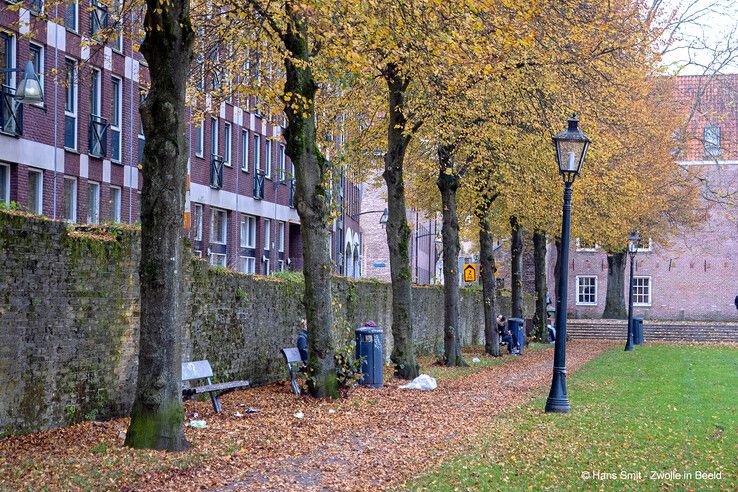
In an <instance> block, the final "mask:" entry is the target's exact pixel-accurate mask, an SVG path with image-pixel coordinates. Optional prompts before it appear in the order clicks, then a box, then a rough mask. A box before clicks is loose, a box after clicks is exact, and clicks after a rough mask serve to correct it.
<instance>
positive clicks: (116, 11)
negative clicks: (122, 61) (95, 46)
mask: <svg viewBox="0 0 738 492" xmlns="http://www.w3.org/2000/svg"><path fill="white" fill-rule="evenodd" d="M120 15H121V9H120V1H119V0H113V25H115V24H116V23H117V21H116V19H120ZM110 45H111V47H112V48H113V49H114V50H115V51H117V52H119V53H122V52H123V32H122V31H121V29H120V27H118V28H117V29H116V30H115V32H114V33H113V35H112V39H111V42H110Z"/></svg>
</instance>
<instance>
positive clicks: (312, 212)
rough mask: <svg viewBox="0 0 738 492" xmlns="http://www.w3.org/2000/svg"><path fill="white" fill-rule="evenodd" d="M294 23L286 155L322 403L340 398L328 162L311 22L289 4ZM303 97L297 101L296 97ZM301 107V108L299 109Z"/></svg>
mask: <svg viewBox="0 0 738 492" xmlns="http://www.w3.org/2000/svg"><path fill="white" fill-rule="evenodd" d="M285 9H286V12H285V13H286V15H287V18H288V19H289V20H288V22H287V27H286V29H285V31H284V33H283V35H282V41H283V42H284V45H285V48H286V50H287V53H288V54H289V55H288V56H285V58H284V62H285V86H284V93H285V96H288V97H285V105H284V110H285V114H286V116H287V121H288V123H289V124H288V125H287V129H286V130H285V132H284V137H285V141H286V146H285V153H286V154H287V155H288V156H289V157H290V159H291V160H292V163H293V164H294V166H295V175H296V189H295V206H296V208H297V213H298V214H299V216H300V230H301V232H302V254H303V262H304V263H303V274H304V276H305V295H304V298H303V302H304V304H305V314H306V320H307V325H308V363H307V366H308V374H309V377H308V388H309V391H310V394H311V395H312V396H314V397H316V398H325V397H330V398H336V397H338V396H339V394H338V381H337V379H336V361H335V354H336V340H335V334H334V332H333V305H332V294H331V259H330V236H329V219H330V210H329V209H328V203H327V200H326V196H327V193H326V189H325V174H326V171H327V168H328V165H329V163H328V161H326V159H325V158H324V157H323V155H322V153H321V152H320V149H319V148H318V145H317V143H316V142H317V140H316V124H315V112H314V108H315V104H314V103H315V93H316V91H317V88H318V86H317V83H316V81H315V78H314V77H313V72H312V69H311V66H312V60H311V58H312V55H311V53H310V49H309V44H308V27H307V21H306V19H305V18H304V16H303V14H302V13H300V12H301V9H300V8H299V7H297V6H294V5H293V3H292V2H291V1H287V2H286V3H285ZM296 96H297V97H296ZM296 101H297V102H298V105H297V106H298V107H297V108H294V107H293V104H294V103H295V102H296Z"/></svg>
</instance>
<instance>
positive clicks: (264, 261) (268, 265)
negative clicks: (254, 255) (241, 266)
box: [261, 257, 271, 275]
mask: <svg viewBox="0 0 738 492" xmlns="http://www.w3.org/2000/svg"><path fill="white" fill-rule="evenodd" d="M261 263H262V266H263V267H264V273H263V275H269V274H270V273H271V262H270V260H269V258H267V257H264V258H263V259H262V262H261Z"/></svg>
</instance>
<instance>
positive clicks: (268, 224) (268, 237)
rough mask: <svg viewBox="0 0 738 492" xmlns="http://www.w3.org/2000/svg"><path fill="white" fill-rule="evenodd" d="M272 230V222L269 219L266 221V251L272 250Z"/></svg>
mask: <svg viewBox="0 0 738 492" xmlns="http://www.w3.org/2000/svg"><path fill="white" fill-rule="evenodd" d="M271 228H272V221H271V220H269V219H264V249H265V250H268V249H271V242H272V234H271V232H272V231H271Z"/></svg>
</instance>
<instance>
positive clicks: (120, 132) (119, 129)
mask: <svg viewBox="0 0 738 492" xmlns="http://www.w3.org/2000/svg"><path fill="white" fill-rule="evenodd" d="M116 83H117V84H118V89H117V90H115V84H116ZM110 89H111V91H112V93H113V100H115V99H117V100H118V104H117V105H113V107H111V109H110V129H111V130H112V131H115V132H118V158H117V159H116V158H115V157H113V149H112V145H111V149H110V160H111V161H113V162H118V163H120V162H121V160H122V159H123V79H121V78H120V77H111V83H110ZM115 106H117V107H118V114H115V111H113V109H114V108H115ZM116 119H117V120H118V124H117V125H116V124H115V120H116ZM110 138H111V139H112V138H113V135H112V134H111V135H110Z"/></svg>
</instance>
